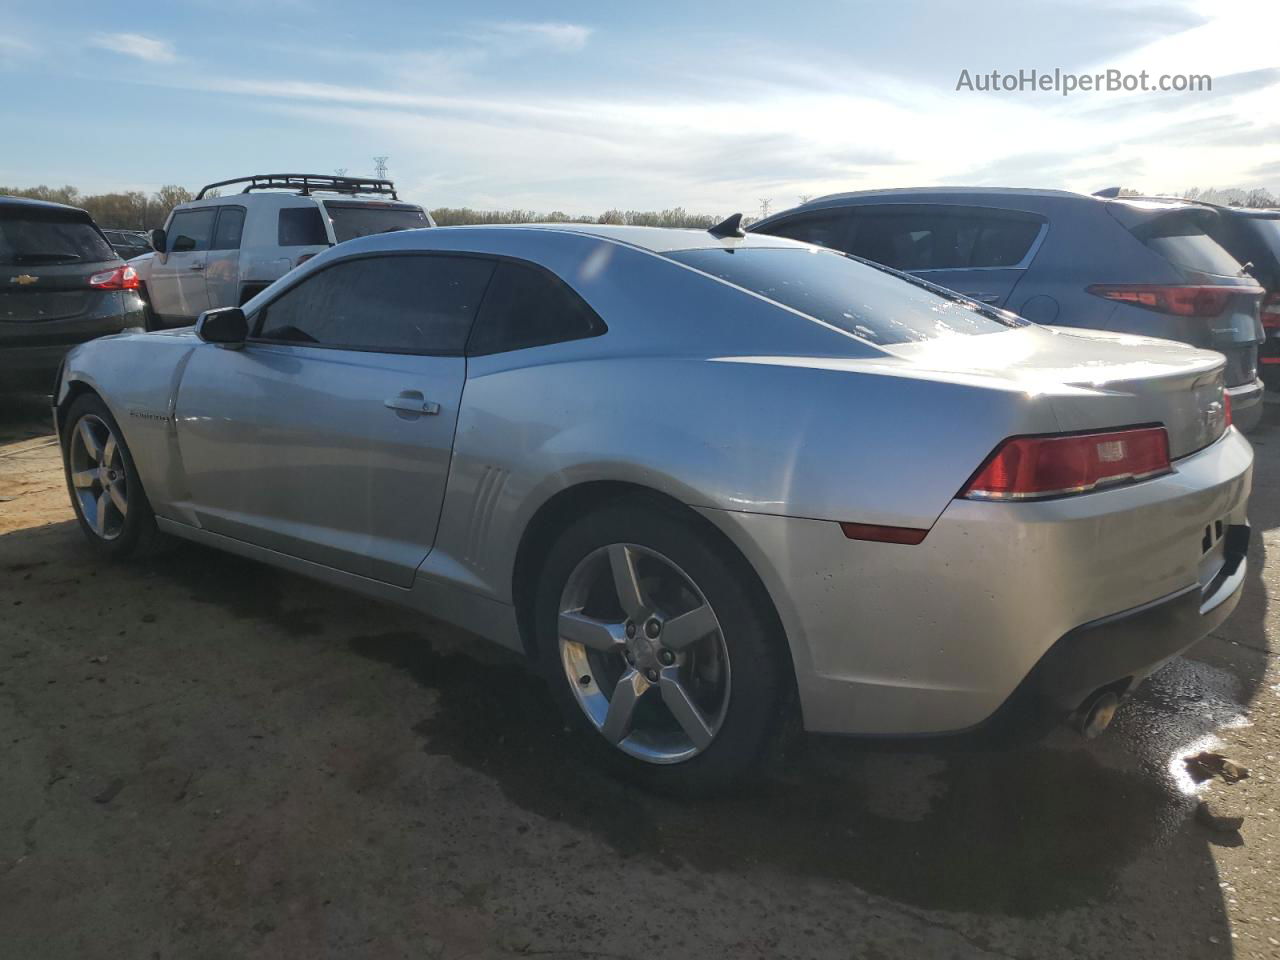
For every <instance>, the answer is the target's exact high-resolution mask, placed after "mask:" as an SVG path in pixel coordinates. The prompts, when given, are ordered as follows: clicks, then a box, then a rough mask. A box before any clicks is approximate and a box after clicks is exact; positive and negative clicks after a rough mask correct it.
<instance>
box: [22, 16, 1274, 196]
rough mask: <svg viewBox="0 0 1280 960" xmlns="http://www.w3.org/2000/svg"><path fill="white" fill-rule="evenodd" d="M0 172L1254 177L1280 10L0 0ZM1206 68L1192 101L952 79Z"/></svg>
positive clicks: (661, 180)
mask: <svg viewBox="0 0 1280 960" xmlns="http://www.w3.org/2000/svg"><path fill="white" fill-rule="evenodd" d="M0 17H2V18H3V19H2V20H0V22H2V23H3V24H4V31H5V32H4V33H0V85H2V86H3V88H4V91H5V96H4V97H2V98H0V124H3V126H2V127H0V129H3V130H4V131H5V133H4V139H3V140H2V141H0V183H4V184H10V185H15V186H29V185H33V184H36V183H49V184H63V183H72V184H75V185H77V186H79V187H81V188H82V189H84V190H86V191H90V192H96V191H101V190H123V189H142V190H148V191H150V190H153V189H155V188H156V187H157V186H159V185H160V184H162V183H170V182H176V183H181V184H183V185H185V186H188V187H198V186H199V185H201V184H202V183H205V182H208V181H212V180H219V179H224V178H226V177H229V176H236V175H241V174H247V173H254V172H275V171H290V172H294V171H299V172H303V171H305V172H321V173H325V172H332V171H333V170H335V169H337V168H346V169H347V170H348V171H349V172H351V173H370V172H372V159H371V158H372V157H373V156H374V155H375V154H385V155H387V156H389V157H390V161H389V168H390V172H391V175H392V176H393V177H394V178H395V179H396V180H397V182H398V183H399V184H400V185H401V187H402V190H403V191H404V193H405V194H406V195H408V196H410V197H412V198H413V199H415V200H418V201H420V202H423V203H424V204H427V205H428V206H440V205H451V206H461V205H470V206H476V207H485V208H496V207H501V208H509V207H526V208H533V209H537V210H542V211H549V210H552V209H560V210H564V211H567V212H569V213H597V212H599V211H601V210H604V209H606V208H608V207H614V206H617V207H623V208H629V209H653V208H661V207H669V206H676V205H681V206H684V207H687V208H689V209H690V210H694V211H698V212H708V213H714V212H721V213H725V212H729V211H732V210H739V209H741V210H745V211H748V212H758V211H759V203H760V200H761V198H769V199H770V200H771V201H772V204H773V207H774V209H780V208H782V207H786V206H790V205H792V204H794V203H795V202H797V199H798V198H799V197H800V196H803V195H811V194H821V193H827V192H832V191H835V190H846V189H861V188H868V187H881V186H912V185H925V184H934V183H972V184H998V185H1010V186H1047V187H1068V188H1071V189H1080V190H1087V191H1091V190H1095V189H1098V188H1100V187H1104V186H1110V185H1116V184H1123V185H1126V186H1134V187H1138V188H1140V189H1145V190H1150V191H1166V190H1181V189H1184V188H1186V187H1190V186H1200V187H1208V186H1218V187H1227V186H1238V187H1255V186H1258V187H1266V188H1268V189H1270V190H1272V191H1273V192H1276V193H1280V108H1278V107H1277V104H1278V103H1280V46H1277V40H1276V38H1277V37H1278V36H1280V3H1276V2H1275V0H1258V2H1253V0H1241V2H1237V3H1230V4H1228V3H1221V2H1218V3H1214V2H1209V0H1183V2H1178V3H1151V2H1146V0H1138V2H1125V0H1121V2H1105V3H1104V2H1101V0H1083V2H1074V3H1065V2H1048V0H1024V2H1022V3H1018V4H1012V3H1003V2H1001V3H996V2H978V0H973V2H965V3H958V2H957V3H953V2H947V0H935V2H924V0H905V2H901V0H900V2H895V3H869V2H843V3H841V2H833V0H828V2H809V0H789V2H786V3H779V2H776V0H774V2H769V3H755V2H747V0H743V2H739V3H736V4H719V3H717V4H711V3H695V2H684V3H667V2H660V0H647V2H644V3H635V2H633V3H618V2H600V0H596V2H592V3H585V2H559V3H531V2H526V3H515V2H489V0H472V2H470V3H466V4H457V3H453V4H442V3H434V2H418V3H374V2H366V3H365V4H363V5H362V4H355V3H351V2H350V0H266V2H250V0H169V2H166V3H162V4H147V5H141V6H139V5H126V6H124V7H121V6H119V5H108V4H102V3H100V2H95V3H87V2H86V3H80V2H62V0H45V2H43V3H29V2H21V0H0ZM1055 67H1056V68H1061V69H1063V70H1066V71H1074V72H1092V71H1095V70H1098V69H1105V68H1108V67H1114V68H1117V69H1121V70H1132V71H1137V70H1142V69H1146V70H1149V71H1150V72H1151V73H1152V74H1153V75H1159V74H1161V73H1166V72H1167V73H1207V74H1210V75H1212V76H1213V79H1214V89H1213V91H1212V92H1211V93H1147V94H1138V93H1134V94H1126V93H1107V92H1087V93H1085V92H1080V93H1076V94H1074V95H1073V96H1071V97H1066V98H1063V97H1061V96H1058V95H1056V94H1052V93H1035V94H1032V93H1016V94H1010V93H1001V94H990V93H986V94H984V93H976V92H967V91H959V92H958V91H957V90H956V89H955V88H956V82H957V79H958V77H959V74H960V71H961V70H962V69H968V70H970V71H971V72H972V73H978V72H989V71H991V70H993V69H994V70H1001V71H1016V70H1018V69H1023V68H1025V69H1030V68H1036V69H1039V70H1050V71H1051V70H1053V69H1054V68H1055Z"/></svg>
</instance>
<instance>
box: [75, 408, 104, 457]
mask: <svg viewBox="0 0 1280 960" xmlns="http://www.w3.org/2000/svg"><path fill="white" fill-rule="evenodd" d="M79 431H80V442H81V443H83V444H84V452H85V453H87V454H88V455H89V459H90V460H92V461H93V462H94V463H102V444H101V443H99V442H98V438H97V437H95V436H94V435H93V428H92V427H90V426H89V421H88V419H87V418H86V419H84V420H81V421H80V426H79Z"/></svg>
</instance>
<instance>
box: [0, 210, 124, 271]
mask: <svg viewBox="0 0 1280 960" xmlns="http://www.w3.org/2000/svg"><path fill="white" fill-rule="evenodd" d="M115 259H116V253H115V251H114V250H112V249H111V247H110V245H108V243H107V241H106V240H104V239H103V238H102V235H101V234H100V233H98V231H97V230H95V229H94V228H93V225H92V224H90V223H86V222H85V221H84V220H69V219H67V218H65V217H40V216H34V217H33V216H31V215H30V214H23V215H22V216H20V217H0V263H2V264H8V265H10V266H16V265H19V264H26V265H30V264H58V263H101V262H102V261H104V260H115Z"/></svg>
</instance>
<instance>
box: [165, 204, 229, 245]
mask: <svg viewBox="0 0 1280 960" xmlns="http://www.w3.org/2000/svg"><path fill="white" fill-rule="evenodd" d="M217 212H218V211H217V210H214V209H213V208H212V207H210V208H208V209H205V210H180V211H178V212H177V213H175V214H174V215H173V220H172V221H171V222H170V224H169V229H168V231H167V233H168V235H169V252H170V253H186V252H189V251H192V250H208V249H209V240H210V239H211V238H212V236H213V218H214V216H215V215H216V214H217Z"/></svg>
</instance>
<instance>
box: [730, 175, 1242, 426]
mask: <svg viewBox="0 0 1280 960" xmlns="http://www.w3.org/2000/svg"><path fill="white" fill-rule="evenodd" d="M1219 224H1220V221H1219V214H1218V212H1217V211H1215V210H1214V209H1212V208H1210V207H1208V206H1207V205H1204V204H1196V203H1188V202H1183V201H1177V200H1163V199H1146V198H1143V199H1133V198H1115V197H1098V196H1085V195H1083V194H1078V193H1068V192H1066V191H1061V190H1022V189H1005V188H980V187H968V188H961V187H957V188H915V189H905V190H877V191H865V192H858V193H844V194H836V195H833V196H829V197H823V198H821V199H818V200H814V201H812V202H810V203H806V204H804V205H803V206H800V207H796V208H795V209H792V210H787V211H785V212H783V213H779V214H776V215H774V216H772V217H768V218H766V219H764V220H761V221H759V222H758V223H756V224H754V225H753V226H752V227H751V228H750V229H751V230H753V231H755V232H758V233H767V234H772V235H775V236H780V237H791V238H793V239H796V240H805V241H808V242H809V243H817V244H821V245H823V246H826V247H831V248H833V249H836V250H841V251H843V252H845V253H849V254H852V255H854V256H857V257H862V258H864V259H866V260H872V261H875V262H876V263H882V264H885V265H886V266H889V267H894V268H896V269H898V270H903V271H906V272H908V273H911V274H914V275H916V276H919V277H921V278H923V279H926V280H929V281H932V282H933V283H936V284H938V285H939V286H943V287H948V288H950V289H952V290H956V291H958V292H959V293H962V294H964V295H966V296H968V297H971V298H973V299H975V300H980V301H982V302H983V303H989V304H992V305H994V306H998V307H1003V308H1005V309H1008V310H1012V311H1014V312H1015V313H1019V314H1021V315H1022V316H1024V317H1026V318H1027V319H1028V320H1033V321H1035V322H1036V323H1045V324H1055V325H1060V326H1071V327H1090V328H1096V329H1102V330H1113V331H1118V332H1122V333H1134V334H1141V335H1143V336H1151V337H1164V338H1167V339H1170V340H1181V341H1182V342H1184V343H1189V344H1192V345H1194V346H1197V347H1208V348H1211V349H1213V350H1218V351H1220V352H1221V353H1223V354H1224V355H1225V356H1226V358H1227V370H1226V378H1227V386H1228V393H1230V395H1231V401H1232V413H1233V416H1234V418H1235V422H1236V424H1237V425H1238V426H1240V427H1241V429H1246V430H1247V429H1249V428H1251V427H1252V426H1254V425H1255V424H1256V423H1257V422H1258V419H1259V418H1260V417H1261V415H1262V382H1261V381H1260V380H1259V379H1258V346H1259V344H1260V343H1262V341H1263V333H1262V325H1261V322H1260V319H1259V311H1260V307H1261V304H1262V299H1263V293H1264V291H1263V289H1262V287H1260V286H1259V285H1258V282H1257V281H1256V280H1255V279H1254V278H1253V277H1251V276H1249V275H1248V274H1246V273H1244V271H1243V270H1242V268H1241V264H1240V262H1239V261H1238V260H1237V259H1235V258H1234V257H1232V256H1231V254H1230V253H1228V252H1227V251H1226V250H1224V249H1223V248H1222V246H1221V245H1220V244H1219V243H1218V242H1217V241H1216V240H1215V239H1214V238H1213V236H1212V235H1211V234H1212V231H1213V230H1214V229H1216V228H1217V227H1218V226H1219Z"/></svg>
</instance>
